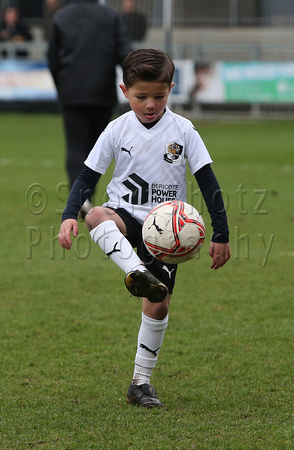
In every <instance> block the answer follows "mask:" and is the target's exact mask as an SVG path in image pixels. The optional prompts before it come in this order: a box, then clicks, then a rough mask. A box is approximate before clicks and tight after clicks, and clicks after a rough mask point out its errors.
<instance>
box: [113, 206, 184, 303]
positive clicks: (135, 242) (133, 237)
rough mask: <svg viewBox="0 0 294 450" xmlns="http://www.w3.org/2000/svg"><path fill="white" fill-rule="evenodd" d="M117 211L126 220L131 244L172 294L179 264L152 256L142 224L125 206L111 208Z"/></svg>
mask: <svg viewBox="0 0 294 450" xmlns="http://www.w3.org/2000/svg"><path fill="white" fill-rule="evenodd" d="M109 209H112V210H113V211H115V212H116V214H117V215H119V217H120V218H121V219H122V220H123V221H124V223H125V226H126V229H127V234H126V238H127V240H128V241H129V242H130V244H131V246H132V247H134V248H137V254H138V256H139V258H140V259H141V261H142V262H143V263H144V264H145V266H146V267H147V269H148V270H149V272H151V273H152V274H153V275H154V276H155V277H156V278H157V279H158V280H159V281H161V282H162V283H164V284H165V285H166V287H167V288H168V290H169V292H170V294H172V292H173V288H174V285H175V280H176V273H177V268H178V266H177V264H167V263H164V262H161V261H159V260H158V259H156V258H155V257H154V256H152V255H151V254H150V253H149V252H148V250H147V248H146V247H145V244H144V242H143V239H142V225H141V224H140V223H139V222H138V221H137V220H136V219H135V218H134V217H133V216H131V214H129V213H128V212H127V211H126V210H125V209H123V208H109Z"/></svg>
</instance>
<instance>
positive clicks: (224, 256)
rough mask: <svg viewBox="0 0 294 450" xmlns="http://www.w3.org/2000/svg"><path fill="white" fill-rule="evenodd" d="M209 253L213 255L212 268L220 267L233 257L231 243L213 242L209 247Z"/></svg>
mask: <svg viewBox="0 0 294 450" xmlns="http://www.w3.org/2000/svg"><path fill="white" fill-rule="evenodd" d="M209 254H210V256H211V257H212V264H211V266H210V267H211V269H215V270H217V269H219V268H220V267H222V266H223V265H224V264H226V262H227V261H229V259H230V257H231V250H230V244H229V243H227V244H218V243H217V242H211V243H210V247H209Z"/></svg>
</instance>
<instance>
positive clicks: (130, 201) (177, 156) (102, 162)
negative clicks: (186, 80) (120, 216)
mask: <svg viewBox="0 0 294 450" xmlns="http://www.w3.org/2000/svg"><path fill="white" fill-rule="evenodd" d="M113 159H114V160H115V167H114V171H113V175H112V179H111V181H110V183H109V184H108V186H107V194H108V196H109V200H108V201H107V202H106V203H105V204H104V205H103V206H109V207H113V208H124V209H125V210H127V211H128V212H129V213H130V214H131V215H132V216H134V217H135V218H136V219H138V220H139V221H140V222H143V220H144V219H145V217H146V215H147V214H148V212H149V211H150V210H151V209H152V208H154V206H156V205H157V204H159V203H163V202H165V201H168V200H182V201H186V200H187V199H186V195H187V187H186V162H188V164H189V167H190V170H191V172H192V174H194V173H195V172H197V171H198V170H199V169H201V167H203V166H204V165H206V164H210V163H212V160H211V158H210V155H209V153H208V151H207V149H206V147H205V145H204V143H203V141H202V139H201V137H200V136H199V134H198V132H197V131H196V129H195V127H194V126H193V124H192V122H190V121H189V120H188V119H186V118H184V117H182V116H179V115H178V114H175V113H173V112H172V111H170V110H169V108H166V112H165V114H164V115H163V116H162V118H161V119H160V120H159V121H158V122H157V123H156V124H155V125H154V126H153V127H152V128H150V129H147V128H146V127H145V126H144V125H142V123H141V122H140V121H139V120H138V119H137V117H136V115H135V113H134V112H133V111H130V112H127V113H125V114H123V115H122V116H120V117H119V118H118V119H116V120H114V121H112V122H110V123H109V125H108V126H107V127H106V129H105V130H104V132H103V133H102V134H101V135H100V137H99V139H98V140H97V142H96V144H95V146H94V147H93V150H92V151H91V153H90V154H89V156H88V158H87V159H86V161H85V164H86V166H88V167H89V168H90V169H92V170H94V171H96V172H99V173H101V174H105V172H106V170H107V168H108V166H109V165H110V163H111V161H112V160H113Z"/></svg>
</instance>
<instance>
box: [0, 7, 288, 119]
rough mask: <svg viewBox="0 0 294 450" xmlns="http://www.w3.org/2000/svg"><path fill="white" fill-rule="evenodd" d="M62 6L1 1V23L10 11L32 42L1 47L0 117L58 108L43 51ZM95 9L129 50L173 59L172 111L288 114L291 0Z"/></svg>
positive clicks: (16, 42)
mask: <svg viewBox="0 0 294 450" xmlns="http://www.w3.org/2000/svg"><path fill="white" fill-rule="evenodd" d="M68 3H71V1H70V0H0V8H1V17H2V18H3V14H4V10H5V9H6V8H7V7H14V8H17V9H18V10H19V16H20V20H21V22H22V24H23V26H25V27H26V28H27V29H28V30H29V32H30V33H31V40H22V39H15V40H14V41H4V40H3V39H1V41H0V50H1V55H2V56H1V60H0V108H1V109H2V110H3V109H15V108H16V109H19V108H28V107H30V108H39V109H45V110H50V109H55V108H56V107H57V103H56V92H55V89H54V86H53V83H52V80H51V77H50V74H49V73H48V70H47V61H46V49H47V42H48V38H49V36H50V23H51V17H52V14H54V12H55V11H56V10H57V9H58V8H60V7H62V6H64V5H66V4H68ZM100 3H105V4H108V5H110V6H111V7H113V8H115V9H117V10H119V11H121V12H122V14H124V15H125V17H126V21H127V22H126V23H127V24H128V26H129V31H130V34H131V36H132V41H133V46H134V48H139V47H156V48H161V49H164V50H166V51H167V52H168V53H169V54H170V55H171V56H172V58H173V59H174V60H175V63H176V69H177V70H176V74H175V82H176V86H175V88H174V90H173V95H172V97H171V102H172V103H173V106H174V108H176V109H185V110H186V111H189V110H191V111H193V112H197V113H198V114H200V113H201V114H205V113H208V112H211V111H223V112H227V113H230V112H234V113H235V112H236V111H239V112H240V113H243V114H250V115H254V116H258V115H265V114H271V115H274V116H277V115H281V114H285V115H287V116H289V115H290V116H292V115H293V113H294V1H293V0H222V1H221V2H220V1H219V0H206V1H205V2H203V1H202V0H136V1H133V0H132V1H131V0H126V1H125V0H100ZM119 76H120V73H119V70H118V77H119ZM120 101H121V102H123V99H122V98H121V97H120Z"/></svg>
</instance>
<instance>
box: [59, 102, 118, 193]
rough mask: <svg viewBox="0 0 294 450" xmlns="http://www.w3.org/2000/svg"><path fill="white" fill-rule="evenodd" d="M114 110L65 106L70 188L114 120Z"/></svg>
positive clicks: (67, 167) (107, 107)
mask: <svg viewBox="0 0 294 450" xmlns="http://www.w3.org/2000/svg"><path fill="white" fill-rule="evenodd" d="M112 111H113V108H112V107H110V106H97V105H73V106H63V107H62V112H63V121H64V130H65V137H66V170H67V173H68V177H69V182H70V187H72V185H73V183H74V181H75V179H76V178H77V176H78V175H79V174H80V172H81V170H82V168H83V164H84V161H85V159H86V158H87V156H88V154H89V153H90V151H91V150H92V148H93V146H94V144H95V142H96V141H97V139H98V137H99V136H100V134H101V133H102V131H103V130H104V129H105V127H106V125H108V123H109V122H110V120H111V118H112Z"/></svg>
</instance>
